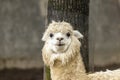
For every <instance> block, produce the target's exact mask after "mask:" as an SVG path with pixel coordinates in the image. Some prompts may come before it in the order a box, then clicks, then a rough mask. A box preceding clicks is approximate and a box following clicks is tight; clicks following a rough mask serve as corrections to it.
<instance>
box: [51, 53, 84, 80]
mask: <svg viewBox="0 0 120 80" xmlns="http://www.w3.org/2000/svg"><path fill="white" fill-rule="evenodd" d="M50 68H51V76H52V80H66V79H67V80H71V79H69V78H71V77H72V80H80V79H81V80H86V79H85V78H83V77H84V76H86V73H85V72H86V71H85V67H84V64H83V61H82V58H81V55H80V54H78V55H76V56H75V57H74V59H72V60H71V61H69V62H68V63H67V64H66V65H63V66H52V67H50ZM70 75H73V76H70Z"/></svg>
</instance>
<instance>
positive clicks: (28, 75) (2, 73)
mask: <svg viewBox="0 0 120 80" xmlns="http://www.w3.org/2000/svg"><path fill="white" fill-rule="evenodd" d="M0 80H43V69H28V70H21V69H4V70H0Z"/></svg>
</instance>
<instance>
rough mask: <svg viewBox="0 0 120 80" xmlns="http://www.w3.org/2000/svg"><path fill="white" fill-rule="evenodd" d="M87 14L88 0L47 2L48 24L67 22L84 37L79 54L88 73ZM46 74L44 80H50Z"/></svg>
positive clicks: (50, 0)
mask: <svg viewBox="0 0 120 80" xmlns="http://www.w3.org/2000/svg"><path fill="white" fill-rule="evenodd" d="M88 14H89V0H48V24H49V23H50V22H51V21H52V20H55V21H67V22H69V23H70V24H71V25H73V27H74V29H76V30H79V31H80V32H81V33H82V34H83V35H84V39H83V40H81V42H82V47H81V54H82V57H83V61H84V64H85V67H86V71H89V58H88ZM46 70H48V69H46ZM45 72H46V71H45ZM48 74H50V73H45V80H50V78H48V76H47V75H48Z"/></svg>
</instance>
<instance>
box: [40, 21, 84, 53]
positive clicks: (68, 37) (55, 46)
mask: <svg viewBox="0 0 120 80" xmlns="http://www.w3.org/2000/svg"><path fill="white" fill-rule="evenodd" d="M72 36H75V37H76V38H82V37H83V35H82V34H81V33H80V32H78V31H76V30H73V28H72V26H71V25H70V24H69V23H67V22H52V23H51V24H49V26H48V29H47V30H46V32H45V33H44V35H43V38H42V40H43V41H45V42H46V43H47V45H48V46H49V49H50V50H52V51H53V52H55V53H63V52H65V51H66V50H67V49H68V48H69V46H70V44H71V42H72Z"/></svg>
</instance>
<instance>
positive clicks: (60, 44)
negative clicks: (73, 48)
mask: <svg viewBox="0 0 120 80" xmlns="http://www.w3.org/2000/svg"><path fill="white" fill-rule="evenodd" d="M56 45H57V46H64V45H65V44H62V43H59V44H56Z"/></svg>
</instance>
